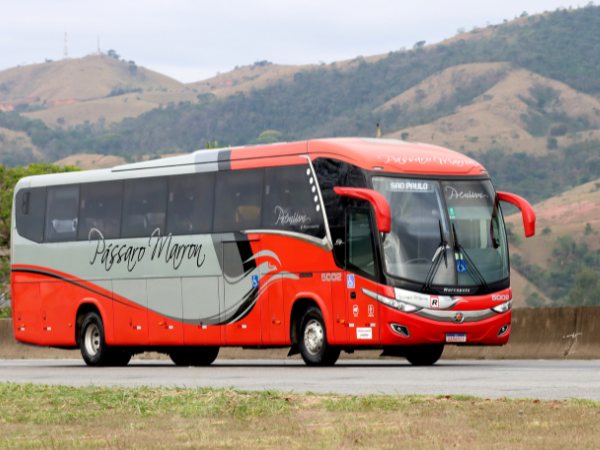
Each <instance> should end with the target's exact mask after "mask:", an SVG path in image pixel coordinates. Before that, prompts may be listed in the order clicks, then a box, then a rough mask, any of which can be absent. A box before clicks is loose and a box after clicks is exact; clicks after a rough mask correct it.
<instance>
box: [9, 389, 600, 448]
mask: <svg viewBox="0 0 600 450" xmlns="http://www.w3.org/2000/svg"><path fill="white" fill-rule="evenodd" d="M599 419H600V405H599V404H598V403H594V402H587V401H585V402H584V401H551V402H541V401H538V400H506V399H502V400H486V399H477V398H473V397H465V396H443V397H439V396H438V397H432V396H360V397H352V396H337V395H312V394H307V395H297V394H284V393H278V392H240V391H234V390H222V389H219V390H215V389H150V388H137V389H122V388H97V387H88V388H67V387H60V386H58V387H47V386H36V385H16V384H2V385H0V427H1V429H2V433H1V435H0V447H2V448H42V447H43V448H61V449H62V448H282V447H286V448H367V447H369V448H398V447H399V446H402V447H404V448H446V447H461V448H562V447H575V448H597V447H598V445H600V437H599V436H598V434H597V433H596V429H595V427H596V425H597V423H598V420H599Z"/></svg>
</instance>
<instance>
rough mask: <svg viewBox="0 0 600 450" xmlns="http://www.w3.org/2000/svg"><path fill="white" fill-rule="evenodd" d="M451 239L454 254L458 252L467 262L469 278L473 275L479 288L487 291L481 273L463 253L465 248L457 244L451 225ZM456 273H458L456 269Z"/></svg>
mask: <svg viewBox="0 0 600 450" xmlns="http://www.w3.org/2000/svg"><path fill="white" fill-rule="evenodd" d="M452 237H453V238H454V252H455V253H456V251H457V250H458V252H459V253H460V254H462V255H463V256H464V257H465V259H466V260H467V264H466V269H467V271H468V272H469V273H470V274H471V276H473V275H475V276H474V277H473V278H477V279H478V281H479V283H480V284H481V286H483V288H484V289H487V288H488V285H487V283H486V281H485V278H483V275H481V272H480V271H479V269H478V268H477V266H476V265H475V264H474V263H473V260H472V259H471V257H470V256H469V254H468V253H467V252H466V251H465V248H464V247H463V246H462V245H460V243H459V242H458V235H457V234H456V228H455V227H454V224H452ZM456 271H457V272H458V267H457V268H456Z"/></svg>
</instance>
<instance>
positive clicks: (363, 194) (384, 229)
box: [333, 186, 392, 233]
mask: <svg viewBox="0 0 600 450" xmlns="http://www.w3.org/2000/svg"><path fill="white" fill-rule="evenodd" d="M333 192H335V193H336V194H337V195H341V196H343V197H350V198H356V199H358V200H366V201H368V202H369V203H370V204H371V206H372V207H373V209H374V210H375V221H376V222H377V230H378V231H379V232H380V233H389V232H390V230H391V229H392V213H391V211H390V204H389V203H388V201H387V200H386V198H385V197H384V196H383V195H381V194H380V193H379V192H377V191H374V190H373V189H364V188H350V187H339V186H336V187H334V188H333Z"/></svg>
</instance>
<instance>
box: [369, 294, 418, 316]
mask: <svg viewBox="0 0 600 450" xmlns="http://www.w3.org/2000/svg"><path fill="white" fill-rule="evenodd" d="M362 291H363V292H364V293H365V295H368V296H369V297H371V298H373V299H375V300H377V301H378V302H381V303H383V304H384V305H387V306H389V307H391V308H394V309H397V310H398V311H402V312H405V313H411V312H415V311H418V310H420V309H423V308H421V307H419V306H415V305H411V304H410V303H404V302H401V301H399V300H396V299H395V298H390V297H387V296H385V295H381V294H378V293H376V292H373V291H371V290H369V289H365V288H363V290H362Z"/></svg>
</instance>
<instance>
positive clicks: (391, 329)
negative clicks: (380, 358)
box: [380, 307, 512, 346]
mask: <svg viewBox="0 0 600 450" xmlns="http://www.w3.org/2000/svg"><path fill="white" fill-rule="evenodd" d="M488 311H489V310H488ZM427 312H431V314H427ZM435 312H437V311H434V310H428V311H424V313H422V314H421V315H419V314H416V313H403V312H400V311H396V310H394V309H392V308H389V307H382V308H381V309H380V314H381V315H380V319H381V320H380V324H381V329H380V340H381V344H382V345H384V346H385V345H418V344H434V343H435V344H441V343H447V344H456V343H458V344H460V345H504V344H506V343H507V342H508V339H509V337H510V328H511V327H510V322H511V316H512V314H511V311H507V312H505V313H492V315H488V314H485V313H484V312H483V311H482V314H481V317H482V318H481V319H480V320H479V319H478V318H477V317H476V315H475V314H473V313H476V312H475V311H464V312H460V311H447V313H449V314H447V315H444V316H443V317H441V316H439V315H438V316H435V314H434V313H435ZM457 314H458V317H456V316H457ZM425 315H427V316H428V317H425ZM461 315H462V318H461ZM455 317H456V318H455ZM457 320H462V322H461V323H457V322H456V321H457ZM399 326H400V327H399ZM404 331H407V333H405V332H404ZM463 333H464V335H465V341H464V342H456V340H452V338H448V336H454V337H456V335H457V334H463ZM447 339H450V341H448V340H447Z"/></svg>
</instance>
